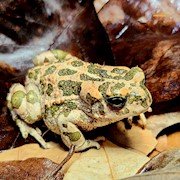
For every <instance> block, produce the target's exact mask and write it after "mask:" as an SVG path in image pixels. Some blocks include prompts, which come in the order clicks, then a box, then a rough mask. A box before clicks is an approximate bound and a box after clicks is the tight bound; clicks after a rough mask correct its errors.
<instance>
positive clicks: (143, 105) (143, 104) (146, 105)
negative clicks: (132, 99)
mask: <svg viewBox="0 0 180 180" xmlns="http://www.w3.org/2000/svg"><path fill="white" fill-rule="evenodd" d="M141 106H142V107H144V108H147V107H148V104H147V102H146V99H143V101H142V102H141Z"/></svg>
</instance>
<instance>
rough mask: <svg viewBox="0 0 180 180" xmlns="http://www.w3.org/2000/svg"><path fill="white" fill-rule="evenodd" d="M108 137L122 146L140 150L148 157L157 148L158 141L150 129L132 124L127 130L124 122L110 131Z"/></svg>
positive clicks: (112, 127) (120, 122)
mask: <svg viewBox="0 0 180 180" xmlns="http://www.w3.org/2000/svg"><path fill="white" fill-rule="evenodd" d="M107 136H108V138H109V139H111V140H112V141H113V142H115V143H117V144H120V145H121V146H125V147H129V148H132V149H135V150H138V151H140V152H142V153H144V154H146V155H148V154H149V153H150V152H151V151H152V150H153V149H154V148H155V146H156V144H157V140H156V138H155V137H154V136H153V134H152V132H151V131H150V130H148V129H146V128H145V129H142V128H141V127H139V126H136V125H134V124H132V127H131V129H126V127H125V124H124V122H122V121H119V122H118V123H116V124H114V125H112V126H111V127H110V128H109V129H108V133H107Z"/></svg>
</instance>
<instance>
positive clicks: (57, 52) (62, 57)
mask: <svg viewBox="0 0 180 180" xmlns="http://www.w3.org/2000/svg"><path fill="white" fill-rule="evenodd" d="M51 52H52V53H53V54H54V56H55V58H56V59H58V62H65V61H66V56H67V54H68V53H67V52H64V51H61V50H52V51H51Z"/></svg>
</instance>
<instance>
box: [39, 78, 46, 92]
mask: <svg viewBox="0 0 180 180" xmlns="http://www.w3.org/2000/svg"><path fill="white" fill-rule="evenodd" d="M40 90H41V93H44V90H45V85H44V80H42V79H41V80H40Z"/></svg>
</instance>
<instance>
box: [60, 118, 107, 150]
mask: <svg viewBox="0 0 180 180" xmlns="http://www.w3.org/2000/svg"><path fill="white" fill-rule="evenodd" d="M58 125H59V128H60V131H61V138H62V141H63V142H64V144H65V145H66V146H67V147H69V148H70V147H71V145H75V151H76V152H79V151H84V150H86V149H89V148H92V147H94V148H97V149H100V144H99V143H98V142H96V141H99V140H104V138H102V137H101V138H98V139H96V140H94V141H93V140H86V139H85V137H84V135H83V134H82V133H81V131H80V130H79V129H78V128H77V126H76V125H74V124H73V123H71V122H67V121H63V122H61V123H59V124H58Z"/></svg>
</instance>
